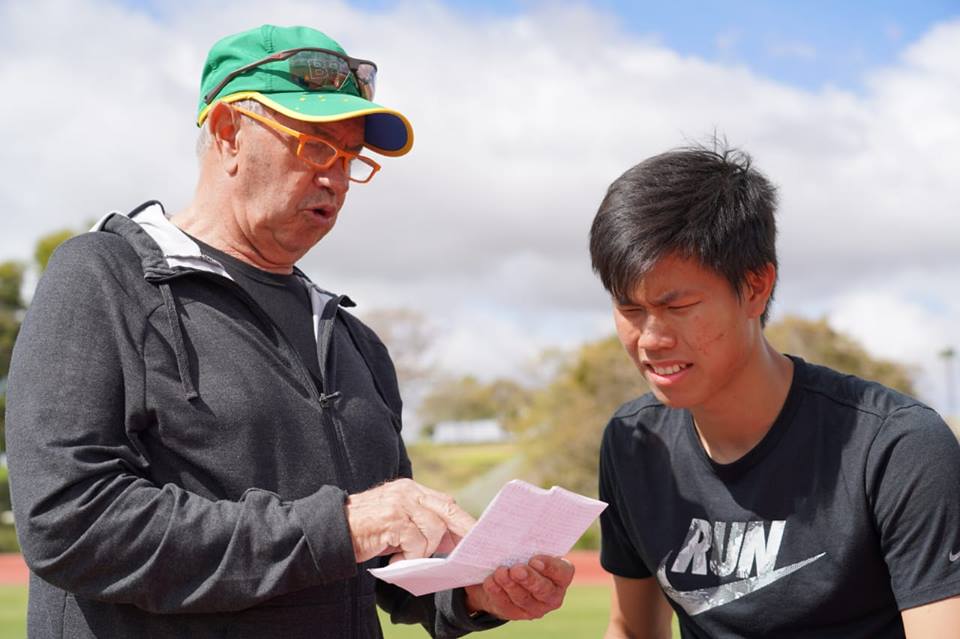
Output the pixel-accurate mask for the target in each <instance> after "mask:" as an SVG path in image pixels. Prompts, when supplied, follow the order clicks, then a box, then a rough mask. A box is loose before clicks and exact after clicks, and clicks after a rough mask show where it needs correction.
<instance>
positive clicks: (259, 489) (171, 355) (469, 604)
mask: <svg viewBox="0 0 960 639" xmlns="http://www.w3.org/2000/svg"><path fill="white" fill-rule="evenodd" d="M375 75H376V66H375V65H374V64H373V63H372V62H368V61H365V60H357V59H354V58H351V57H349V56H347V55H346V53H345V52H344V51H343V49H342V48H341V47H340V46H339V45H338V44H337V43H336V42H334V41H333V40H331V39H330V38H328V37H327V36H325V35H324V34H322V33H320V32H318V31H315V30H312V29H308V28H303V27H293V28H278V27H273V26H264V27H262V28H259V29H254V30H251V31H247V32H244V33H240V34H237V35H234V36H230V37H227V38H225V39H223V40H221V41H219V42H217V43H216V44H215V45H214V46H213V48H212V49H211V51H210V54H209V57H208V60H207V64H206V65H205V67H204V70H203V78H202V88H201V100H200V110H199V117H198V124H199V125H200V126H202V127H203V129H202V134H201V140H200V145H199V147H200V155H201V162H200V175H199V181H198V186H197V190H196V194H195V196H194V198H193V200H192V202H191V203H190V204H189V206H187V207H186V209H185V210H183V211H181V212H180V213H178V214H177V215H174V216H172V217H170V218H168V217H167V216H166V214H165V213H164V211H163V208H162V207H161V206H160V204H159V203H157V202H148V203H147V204H145V205H142V206H140V207H139V208H137V209H136V210H135V211H133V212H132V213H130V214H129V215H126V216H125V215H120V214H111V215H108V216H107V217H106V218H105V219H104V220H102V221H101V222H100V223H99V224H98V225H97V227H96V229H95V232H91V233H88V234H85V235H82V236H80V237H78V238H75V239H73V240H71V241H69V242H67V243H66V244H64V245H63V246H62V247H61V248H60V249H59V250H58V251H57V253H56V254H55V255H54V257H53V259H52V260H51V262H50V265H49V268H48V271H47V273H46V275H45V276H44V278H43V279H42V281H41V282H40V285H39V287H38V289H37V293H36V296H35V298H34V300H33V304H32V307H31V309H30V312H29V314H28V316H27V318H26V320H25V321H24V324H23V330H22V333H21V335H20V339H19V342H18V343H17V346H16V352H15V356H14V362H13V365H12V369H11V374H10V384H9V404H8V406H9V408H8V420H7V428H8V446H9V454H10V468H11V480H12V488H13V494H14V503H15V512H16V517H17V524H18V531H19V534H20V540H21V543H22V546H23V551H24V556H25V558H26V560H27V562H28V564H29V566H30V569H31V582H30V604H29V622H28V623H29V635H30V636H31V637H191V638H195V637H213V636H217V637H220V636H229V637H258V638H260V637H273V636H278V637H280V636H282V637H285V638H288V639H289V638H292V637H313V638H316V637H331V638H332V637H337V638H341V637H364V638H366V637H379V636H381V632H380V627H379V623H378V620H377V615H376V612H375V611H376V607H375V604H376V603H379V604H380V605H381V606H382V607H384V608H385V609H386V610H388V611H389V612H390V614H391V618H392V619H393V620H394V621H398V622H406V623H417V622H419V623H422V624H423V625H424V626H425V627H426V628H427V629H428V631H429V632H430V633H431V634H432V635H434V636H438V637H454V636H460V635H462V634H466V633H467V632H470V631H472V630H480V629H484V628H489V627H492V626H495V625H497V624H499V623H501V622H502V619H524V618H533V617H538V616H541V615H542V614H544V613H545V612H547V611H549V610H551V609H553V608H556V607H557V606H559V604H560V602H561V601H562V598H563V594H564V592H565V590H566V587H567V586H568V585H569V583H570V580H571V578H572V572H573V569H572V567H571V566H570V565H569V564H567V563H566V562H564V561H562V560H560V559H557V558H550V557H537V558H534V559H533V560H531V562H530V563H529V564H528V565H521V566H513V567H511V568H509V569H506V568H501V569H500V570H498V571H497V572H496V573H495V574H494V575H492V576H491V577H490V578H488V579H487V580H486V582H485V583H483V584H481V585H476V586H471V587H468V588H467V589H465V590H464V589H458V590H454V591H448V592H441V593H437V594H436V595H432V596H426V597H420V598H415V597H412V596H410V595H408V594H407V593H406V592H404V591H401V590H399V589H397V588H395V587H392V586H389V585H386V584H384V583H382V582H376V581H375V580H374V579H373V578H372V577H371V576H370V575H369V573H368V572H367V570H366V569H367V568H369V567H371V566H376V565H381V564H382V563H384V562H385V561H386V560H387V559H388V558H389V557H391V556H400V557H404V558H413V557H425V556H429V555H431V554H432V553H434V552H435V551H438V550H439V551H443V550H446V549H449V548H450V547H452V545H453V544H454V543H455V542H456V540H457V539H458V538H459V537H460V536H461V535H463V534H464V533H465V532H466V531H467V530H468V529H469V527H470V526H471V525H472V519H471V518H470V517H469V515H467V514H466V513H464V512H463V511H461V510H460V509H459V508H458V507H457V506H456V504H455V503H454V502H453V500H451V499H450V498H449V497H447V496H446V495H443V494H441V493H438V492H435V491H433V490H430V489H428V488H425V487H423V486H420V485H418V484H416V483H414V482H413V481H412V480H410V479H409V477H410V474H411V469H410V461H409V459H408V457H407V454H406V451H405V449H404V445H403V440H402V439H401V437H400V397H399V394H398V391H397V384H396V377H395V374H394V370H393V366H392V364H391V362H390V358H389V356H388V355H387V352H386V349H385V348H384V346H383V344H382V343H381V342H380V341H379V340H378V339H377V337H376V335H374V334H373V333H372V332H371V331H370V329H368V328H367V327H366V326H364V325H363V324H362V323H361V322H359V321H358V320H357V319H356V318H354V317H353V316H352V315H350V314H349V313H347V312H346V311H345V310H344V307H349V306H352V302H350V300H349V299H348V298H347V297H346V296H342V295H334V294H332V293H329V292H327V291H325V290H323V289H321V288H319V287H317V286H316V285H315V284H313V283H312V282H311V281H310V280H309V279H308V278H307V277H306V276H305V275H304V274H303V273H302V272H301V271H299V270H298V269H297V268H296V267H295V264H296V263H297V261H298V260H299V259H300V258H301V257H302V256H303V255H304V254H305V253H306V252H307V251H308V250H309V249H310V248H311V247H313V246H314V245H315V244H316V243H317V242H319V241H320V240H321V239H322V238H323V237H324V236H325V235H326V234H327V233H328V232H329V231H330V230H331V229H332V228H333V225H334V223H335V222H336V219H337V215H338V213H339V211H340V208H341V206H342V205H343V203H344V198H345V197H346V194H347V189H348V187H349V186H350V183H351V182H360V183H364V182H368V181H369V180H370V179H371V178H372V177H373V176H374V174H375V173H376V172H377V170H378V169H379V168H380V167H379V165H378V164H377V163H376V162H375V161H374V160H372V159H371V158H369V157H366V156H363V155H360V152H361V150H362V149H363V148H364V147H366V148H368V149H371V150H374V151H376V152H378V153H381V154H383V155H392V156H399V155H402V154H404V153H406V152H407V151H408V150H409V149H410V147H411V144H412V141H413V134H412V131H411V129H410V125H409V123H408V122H407V120H406V119H405V118H404V117H403V116H402V115H401V114H399V113H397V112H395V111H392V110H390V109H386V108H384V107H382V106H379V105H377V104H374V103H373V102H371V101H370V99H371V98H372V97H373V88H374V79H375Z"/></svg>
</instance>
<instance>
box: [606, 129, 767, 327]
mask: <svg viewBox="0 0 960 639" xmlns="http://www.w3.org/2000/svg"><path fill="white" fill-rule="evenodd" d="M776 207H777V193H776V188H775V187H774V186H773V185H772V184H771V183H770V181H769V180H767V178H766V177H764V176H763V174H761V173H760V172H759V171H757V170H756V169H755V168H753V166H752V165H751V160H750V156H749V155H747V154H746V153H744V152H742V151H739V150H736V149H728V148H723V147H720V148H717V149H710V148H706V147H688V148H683V149H678V150H675V151H668V152H667V153H662V154H660V155H656V156H654V157H652V158H649V159H647V160H644V161H643V162H641V163H640V164H638V165H636V166H635V167H633V168H631V169H629V170H628V171H627V172H626V173H624V174H623V175H621V176H620V177H619V178H617V179H616V180H615V181H614V182H613V184H611V185H610V188H609V189H608V190H607V195H606V197H605V198H604V199H603V202H602V203H601V205H600V210H599V211H598V212H597V216H596V218H595V219H594V221H593V227H592V228H591V230H590V255H591V257H592V260H593V268H594V270H595V271H596V272H597V274H598V275H599V276H600V281H601V282H603V286H604V287H605V288H606V289H607V290H608V291H609V292H610V293H611V295H613V296H614V297H615V298H616V299H625V298H626V297H627V296H628V295H629V292H630V288H631V286H633V284H634V283H635V282H637V281H638V280H640V279H641V278H642V277H643V276H644V274H646V272H647V271H648V270H649V269H650V268H651V267H652V266H653V265H654V264H655V263H656V262H657V260H659V259H660V258H661V257H663V256H664V255H666V254H669V253H675V254H677V255H679V256H682V257H685V258H691V259H694V260H696V261H697V262H698V263H700V264H701V265H702V266H705V267H707V268H710V269H712V270H714V271H716V272H717V273H719V274H721V275H722V276H723V277H724V278H726V279H727V281H728V282H730V285H731V286H733V288H734V290H736V291H738V292H739V291H741V290H742V287H743V284H744V282H745V278H746V276H747V273H749V272H751V271H756V270H758V269H760V268H762V267H763V266H764V265H766V264H772V265H773V266H774V267H776V266H777V249H776V235H777V227H776V221H775V220H774V212H775V210H776ZM767 314H768V313H764V316H763V318H762V320H763V321H764V323H765V322H766V318H767Z"/></svg>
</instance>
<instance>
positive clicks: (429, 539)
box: [404, 508, 447, 559]
mask: <svg viewBox="0 0 960 639" xmlns="http://www.w3.org/2000/svg"><path fill="white" fill-rule="evenodd" d="M409 514H410V521H412V522H413V524H414V526H416V528H417V530H418V531H419V533H420V537H421V538H422V539H423V542H424V543H423V546H422V547H416V548H410V549H407V548H404V557H405V558H406V559H419V558H421V557H429V556H431V555H432V554H433V553H434V552H436V550H437V546H439V545H440V542H441V541H442V540H443V537H444V535H445V534H446V532H447V525H446V523H445V522H444V521H443V519H441V518H440V517H438V516H437V515H436V513H434V512H433V511H432V510H430V509H429V508H417V509H414V510H412V512H410V513H409ZM408 550H411V551H413V552H414V553H415V554H413V555H411V554H410V553H409V552H407V551H408Z"/></svg>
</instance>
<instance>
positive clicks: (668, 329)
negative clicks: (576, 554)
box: [590, 148, 960, 639]
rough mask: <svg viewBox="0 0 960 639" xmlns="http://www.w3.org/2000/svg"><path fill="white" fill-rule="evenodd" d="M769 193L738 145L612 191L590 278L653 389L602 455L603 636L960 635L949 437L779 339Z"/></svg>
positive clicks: (596, 235)
mask: <svg viewBox="0 0 960 639" xmlns="http://www.w3.org/2000/svg"><path fill="white" fill-rule="evenodd" d="M775 208H776V193H775V189H774V187H773V186H772V185H771V184H770V182H769V181H768V180H767V179H766V178H765V177H764V176H763V175H761V174H760V173H759V172H758V171H757V170H756V169H754V168H752V167H751V165H750V160H749V157H748V156H747V155H746V154H744V153H741V152H738V151H734V150H720V151H714V150H710V149H706V148H687V149H681V150H676V151H672V152H668V153H664V154H662V155H658V156H655V157H652V158H650V159H648V160H646V161H644V162H642V163H641V164H639V165H637V166H635V167H633V168H632V169H630V170H629V171H627V172H626V173H624V174H623V175H622V176H621V177H620V178H618V179H617V180H616V181H615V182H614V183H613V184H612V185H611V186H610V189H609V191H608V192H607V195H606V197H605V199H604V200H603V203H602V204H601V205H600V209H599V211H598V212H597V215H596V218H595V219H594V222H593V227H592V229H591V236H590V252H591V257H592V260H593V267H594V270H596V272H597V273H598V274H599V275H600V278H601V280H602V282H603V285H604V287H605V288H606V289H607V290H608V291H609V292H610V294H611V296H612V298H613V306H614V319H615V322H616V326H617V332H618V334H619V336H620V340H621V342H622V343H623V345H624V348H625V349H626V350H627V352H628V353H629V355H630V357H631V358H632V359H633V361H634V363H635V364H636V366H637V368H638V369H639V370H640V372H641V374H642V375H643V376H644V378H645V379H646V381H647V382H648V384H649V385H650V388H651V389H652V391H653V392H652V393H650V394H647V395H644V396H643V397H640V398H638V399H636V400H633V401H631V402H628V403H627V404H625V405H624V406H622V407H621V408H620V409H619V410H618V411H617V412H616V414H615V415H614V416H613V418H612V419H611V420H610V423H609V424H608V426H607V428H606V431H605V433H604V437H603V444H602V448H601V458H600V498H601V499H603V500H605V501H607V502H609V504H610V506H609V507H608V508H607V510H606V511H605V512H604V513H603V515H602V517H601V525H602V533H603V544H602V547H603V549H602V553H601V561H602V563H603V566H604V567H605V568H606V569H607V570H608V571H610V572H611V573H613V575H614V583H615V593H614V598H613V605H612V609H611V615H610V624H609V628H608V630H607V634H606V636H607V638H608V639H614V638H623V637H631V638H639V637H669V636H670V621H671V616H672V615H671V607H672V609H673V611H675V612H676V613H677V615H678V617H679V622H680V628H681V630H682V633H683V636H684V637H778V638H783V637H843V638H844V639H852V638H856V637H864V638H866V637H870V638H871V639H877V638H880V637H904V636H907V637H948V636H953V637H955V636H958V633H960V597H958V596H957V595H958V594H960V561H957V560H958V559H960V498H958V490H960V447H958V444H957V441H956V439H955V438H954V436H953V434H952V433H951V432H950V430H949V429H948V428H947V426H946V425H945V424H944V422H943V421H942V420H941V419H940V417H938V416H937V414H936V413H935V412H934V411H932V410H931V409H930V408H928V407H926V406H924V405H923V404H921V403H920V402H918V401H916V400H915V399H912V398H910V397H906V396H904V395H901V394H899V393H897V392H895V391H893V390H891V389H889V388H885V387H883V386H881V385H879V384H876V383H873V382H869V381H866V380H862V379H858V378H856V377H852V376H849V375H843V374H841V373H838V372H836V371H833V370H830V369H827V368H823V367H820V366H815V365H812V364H808V363H806V362H804V361H802V360H800V359H799V358H796V357H790V356H786V355H783V354H780V353H778V352H777V351H776V350H775V349H774V348H773V347H771V346H770V344H769V343H768V342H767V341H766V339H765V338H764V335H763V325H764V322H765V320H766V317H767V313H768V307H769V303H770V301H771V299H772V296H773V289H774V285H775V283H776V280H777V255H776V249H775V237H776V224H775V221H774V210H775Z"/></svg>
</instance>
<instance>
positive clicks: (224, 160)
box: [204, 102, 240, 175]
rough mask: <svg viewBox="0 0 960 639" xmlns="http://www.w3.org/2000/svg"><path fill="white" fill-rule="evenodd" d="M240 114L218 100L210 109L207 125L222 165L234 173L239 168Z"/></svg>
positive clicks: (212, 146) (213, 148) (213, 147)
mask: <svg viewBox="0 0 960 639" xmlns="http://www.w3.org/2000/svg"><path fill="white" fill-rule="evenodd" d="M239 120H240V115H239V114H238V113H237V112H236V111H234V110H233V109H231V108H230V107H229V106H227V105H226V104H225V103H224V102H217V103H216V104H214V105H213V107H212V108H211V109H210V114H209V115H208V116H207V122H205V123H204V125H205V126H207V127H209V129H208V131H209V132H210V146H211V150H212V151H213V153H215V154H216V156H217V157H218V158H219V161H220V165H221V166H223V168H224V170H225V171H227V173H229V174H231V175H233V174H234V173H236V170H237V155H238V153H239V149H240V145H239V136H238V133H239V132H240V121H239Z"/></svg>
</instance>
